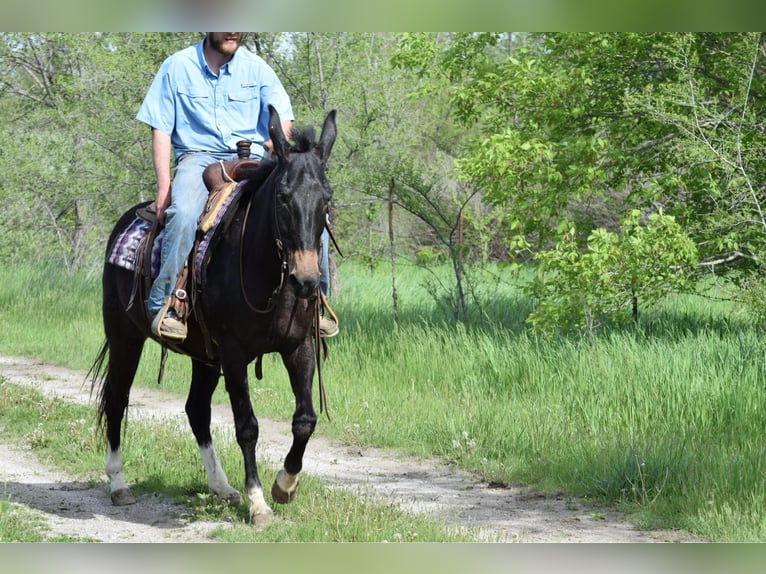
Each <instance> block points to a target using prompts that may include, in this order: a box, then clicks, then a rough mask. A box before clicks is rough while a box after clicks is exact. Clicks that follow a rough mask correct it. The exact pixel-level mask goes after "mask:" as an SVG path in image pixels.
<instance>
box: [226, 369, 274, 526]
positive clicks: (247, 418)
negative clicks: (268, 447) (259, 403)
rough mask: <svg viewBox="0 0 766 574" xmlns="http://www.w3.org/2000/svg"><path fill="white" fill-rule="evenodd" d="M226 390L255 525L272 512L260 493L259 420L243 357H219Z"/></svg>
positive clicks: (265, 521)
mask: <svg viewBox="0 0 766 574" xmlns="http://www.w3.org/2000/svg"><path fill="white" fill-rule="evenodd" d="M221 364H222V366H223V375H224V378H225V380H226V391H227V392H228V393H229V400H230V401H231V409H232V412H233V414H234V428H235V431H236V437H237V444H239V448H240V449H241V450H242V457H243V459H244V462H245V496H246V497H247V499H248V501H249V502H250V520H251V521H252V522H253V524H255V525H256V526H265V525H266V524H268V523H269V522H271V520H272V518H273V514H274V513H273V511H272V510H271V507H269V505H268V504H266V499H265V498H264V496H263V487H262V486H261V480H260V478H259V477H258V467H257V465H256V462H255V445H256V443H257V442H258V420H257V419H256V418H255V414H254V413H253V406H252V403H251V402H250V392H249V388H248V384H247V363H246V362H245V361H244V360H231V358H228V360H227V359H226V358H224V357H222V361H221Z"/></svg>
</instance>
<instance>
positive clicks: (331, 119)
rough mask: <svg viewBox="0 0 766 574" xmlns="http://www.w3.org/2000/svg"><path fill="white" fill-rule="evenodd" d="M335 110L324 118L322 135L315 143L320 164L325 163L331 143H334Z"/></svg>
mask: <svg viewBox="0 0 766 574" xmlns="http://www.w3.org/2000/svg"><path fill="white" fill-rule="evenodd" d="M336 113H337V110H332V111H331V112H330V113H329V114H327V117H326V118H325V119H324V124H323V125H322V135H320V136H319V143H318V144H317V153H318V154H319V158H320V160H321V161H322V164H323V165H324V164H326V163H327V159H328V158H329V157H330V152H331V151H332V145H333V144H334V143H335V136H337V135H338V132H337V130H336V129H335V114H336Z"/></svg>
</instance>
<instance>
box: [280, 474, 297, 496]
mask: <svg viewBox="0 0 766 574" xmlns="http://www.w3.org/2000/svg"><path fill="white" fill-rule="evenodd" d="M276 483H277V484H278V485H279V488H281V489H282V491H284V492H285V493H287V494H292V493H293V492H294V491H295V489H296V488H297V487H298V475H297V474H290V473H288V472H287V471H286V470H285V469H284V468H282V469H280V471H279V472H278V473H277V478H276Z"/></svg>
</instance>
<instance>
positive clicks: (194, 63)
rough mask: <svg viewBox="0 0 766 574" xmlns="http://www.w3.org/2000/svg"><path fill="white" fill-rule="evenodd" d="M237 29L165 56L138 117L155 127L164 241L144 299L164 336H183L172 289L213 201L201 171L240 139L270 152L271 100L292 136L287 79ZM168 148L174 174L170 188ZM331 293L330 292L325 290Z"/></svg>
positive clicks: (332, 325)
mask: <svg viewBox="0 0 766 574" xmlns="http://www.w3.org/2000/svg"><path fill="white" fill-rule="evenodd" d="M241 40H242V34H241V33H240V32H209V33H207V34H206V35H205V37H204V39H203V40H201V41H200V42H198V43H197V44H196V45H194V46H191V47H188V48H186V49H184V50H181V51H179V52H176V53H175V54H173V55H171V56H170V57H169V58H167V59H166V60H165V61H164V62H163V63H162V65H161V67H160V69H159V71H158V72H157V74H156V75H155V78H154V81H153V82H152V84H151V86H150V88H149V90H148V92H147V94H146V97H145V98H144V101H143V103H142V104H141V107H140V109H139V111H138V114H137V116H136V118H137V119H138V120H140V121H142V122H144V123H146V124H147V125H149V126H150V127H151V130H152V162H153V165H154V171H155V174H156V178H157V196H156V200H155V205H154V210H155V211H156V217H157V221H158V225H159V228H160V229H161V231H160V236H159V239H160V240H161V245H162V248H161V252H160V257H159V258H160V265H159V274H158V275H157V277H156V279H155V280H154V282H153V284H152V287H151V290H150V292H149V295H148V299H147V301H146V308H147V311H148V313H149V315H150V316H151V318H152V331H153V333H154V335H155V336H157V337H158V338H160V339H161V340H164V341H175V342H179V341H183V340H184V339H185V338H186V336H187V327H186V324H185V321H184V320H182V318H179V317H178V315H177V313H176V312H175V310H174V308H173V306H172V305H171V302H172V297H171V296H172V295H173V294H174V293H175V291H176V285H177V281H178V278H179V274H181V272H182V271H183V269H184V264H185V263H186V261H187V258H188V256H189V253H190V250H191V247H192V245H193V243H194V239H195V235H196V233H197V225H198V221H199V218H200V214H201V213H202V211H203V208H204V207H205V204H206V202H207V200H208V188H207V187H206V185H205V182H204V181H203V177H202V175H203V171H204V170H205V168H206V167H208V166H209V165H210V164H213V163H215V162H218V161H226V160H231V159H233V158H236V157H237V153H236V151H237V143H238V142H240V141H242V140H244V141H249V142H251V147H250V155H249V158H251V159H253V160H261V159H262V158H263V157H264V156H265V155H267V154H268V153H270V152H271V150H272V147H273V145H272V142H271V141H270V136H269V132H268V121H269V114H268V106H273V107H274V108H275V110H276V111H277V113H278V114H279V116H280V118H281V130H282V133H284V135H285V137H286V138H288V139H289V137H290V132H291V129H292V120H293V119H294V117H293V111H292V106H291V103H290V98H289V97H288V95H287V93H286V91H285V89H284V87H283V86H282V83H281V82H280V80H279V78H278V77H277V75H276V74H275V73H274V70H273V69H272V68H271V67H270V66H268V64H266V62H264V61H263V60H262V59H261V58H259V57H258V56H256V55H255V54H253V53H251V52H250V51H248V50H247V49H245V48H242V47H240V43H241ZM171 154H172V155H173V159H174V161H175V166H176V167H175V175H174V178H173V182H172V191H171V176H170V165H171ZM327 242H328V235H327V233H326V232H325V233H324V234H323V248H322V250H321V253H322V254H323V255H324V256H323V257H320V260H319V265H320V271H321V273H322V276H323V281H322V282H321V285H322V287H323V288H324V289H326V285H327V284H328V282H327V279H326V277H327V274H328V267H327V260H326V253H327V251H326V249H327ZM323 294H324V295H325V296H326V295H327V293H326V291H325V292H323ZM319 329H320V334H321V335H322V336H324V337H331V336H333V335H335V334H337V332H338V327H337V322H336V321H333V320H332V319H330V318H329V317H326V316H325V315H324V314H322V315H321V316H320V318H319Z"/></svg>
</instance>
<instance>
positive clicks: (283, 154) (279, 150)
mask: <svg viewBox="0 0 766 574" xmlns="http://www.w3.org/2000/svg"><path fill="white" fill-rule="evenodd" d="M269 138H271V145H272V146H273V150H274V155H276V156H277V159H278V160H280V161H283V160H285V159H287V149H288V144H287V138H286V137H285V132H283V131H282V120H281V119H280V118H279V113H278V112H277V110H276V109H275V108H274V106H272V105H271V104H269Z"/></svg>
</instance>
